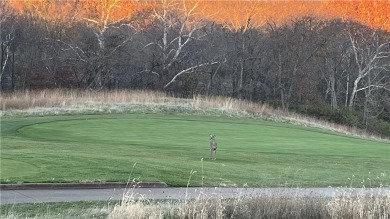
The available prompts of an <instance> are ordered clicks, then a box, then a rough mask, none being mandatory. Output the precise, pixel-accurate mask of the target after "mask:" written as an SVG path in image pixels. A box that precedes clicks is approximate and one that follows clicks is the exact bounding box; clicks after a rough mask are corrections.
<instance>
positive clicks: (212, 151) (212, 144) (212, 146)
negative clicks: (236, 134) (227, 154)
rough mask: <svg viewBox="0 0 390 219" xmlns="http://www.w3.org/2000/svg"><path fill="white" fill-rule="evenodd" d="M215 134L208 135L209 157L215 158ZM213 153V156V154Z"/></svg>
mask: <svg viewBox="0 0 390 219" xmlns="http://www.w3.org/2000/svg"><path fill="white" fill-rule="evenodd" d="M215 137H217V136H216V135H210V159H212V160H216V159H217V140H215ZM213 155H214V156H213Z"/></svg>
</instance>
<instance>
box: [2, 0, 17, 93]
mask: <svg viewBox="0 0 390 219" xmlns="http://www.w3.org/2000/svg"><path fill="white" fill-rule="evenodd" d="M10 17H11V12H10V9H9V8H8V7H7V5H6V4H5V2H3V1H2V2H0V45H1V48H0V49H1V58H0V90H1V84H2V83H1V82H2V78H3V75H4V72H5V71H6V69H7V67H8V66H9V62H10V56H11V46H12V43H13V41H14V39H15V28H14V26H13V25H12V24H11V23H7V24H6V25H5V23H6V22H7V19H9V18H10Z"/></svg>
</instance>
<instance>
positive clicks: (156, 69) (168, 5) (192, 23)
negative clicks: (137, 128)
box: [142, 0, 220, 88]
mask: <svg viewBox="0 0 390 219" xmlns="http://www.w3.org/2000/svg"><path fill="white" fill-rule="evenodd" d="M159 5H160V7H158V8H155V9H154V12H153V17H154V19H155V21H156V24H155V25H157V26H158V28H161V32H160V33H161V34H160V35H159V37H158V38H155V39H152V42H148V43H147V44H146V45H145V46H144V48H145V49H146V50H148V49H149V50H152V51H150V52H149V54H151V53H153V55H152V56H153V61H152V64H151V65H150V66H146V68H145V70H143V71H142V72H146V73H151V74H154V75H156V76H157V77H158V78H159V80H160V81H161V82H162V83H163V84H162V87H163V88H167V87H169V86H170V85H171V84H172V83H174V82H175V81H176V80H177V79H178V78H179V77H180V76H181V75H183V74H189V73H195V72H197V71H198V69H201V68H204V67H208V66H210V65H215V64H218V63H220V62H218V61H216V60H197V61H192V62H189V63H188V64H187V65H186V66H182V67H181V68H180V69H177V68H176V69H174V66H175V65H178V64H179V63H180V62H182V61H183V58H184V57H185V56H186V55H187V54H186V52H185V49H186V48H188V47H189V45H190V44H191V43H192V42H194V41H198V40H202V38H204V37H205V36H206V32H205V31H202V30H203V29H204V28H206V24H205V23H204V22H203V21H202V20H200V19H197V17H196V13H195V10H196V8H197V6H198V4H197V3H196V2H195V3H194V2H186V1H183V2H180V3H179V2H177V1H169V0H162V1H161V3H160V4H159ZM187 60H188V59H187Z"/></svg>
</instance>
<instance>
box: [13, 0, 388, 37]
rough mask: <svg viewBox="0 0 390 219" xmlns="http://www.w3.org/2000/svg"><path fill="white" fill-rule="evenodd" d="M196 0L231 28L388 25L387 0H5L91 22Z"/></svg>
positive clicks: (31, 12)
mask: <svg viewBox="0 0 390 219" xmlns="http://www.w3.org/2000/svg"><path fill="white" fill-rule="evenodd" d="M167 2H168V3H175V4H172V5H177V7H180V8H183V4H186V7H193V6H194V5H196V6H197V7H196V14H197V16H200V17H204V18H207V19H210V20H212V21H216V22H218V23H221V24H223V25H224V26H225V27H226V28H229V29H232V30H239V29H246V28H250V27H261V26H262V25H264V24H265V23H266V22H274V23H275V24H281V23H283V22H285V21H288V20H290V19H291V18H295V17H301V16H316V17H320V18H325V19H334V18H340V19H345V20H354V21H358V22H360V23H363V24H365V25H369V26H371V27H374V28H380V29H386V30H390V13H389V11H390V1H389V0H360V1H348V0H319V1H311V0H258V1H233V0H232V1H226V0H221V1H218V0H214V1H210V0H180V1H179V0H178V1H167V0H144V1H140V0H95V1H89V0H68V1H64V0H10V1H9V4H10V6H11V7H12V8H14V9H15V10H16V11H17V12H18V13H20V14H24V15H28V16H34V17H39V18H42V19H45V20H50V21H53V22H67V23H70V22H74V21H80V20H89V21H90V22H93V23H95V24H96V25H104V23H105V22H118V21H121V20H125V19H131V18H132V17H133V16H135V15H136V14H137V13H138V14H139V13H142V12H143V11H144V12H145V11H150V10H154V9H156V8H159V7H161V6H162V5H163V4H164V3H165V4H166V3H167Z"/></svg>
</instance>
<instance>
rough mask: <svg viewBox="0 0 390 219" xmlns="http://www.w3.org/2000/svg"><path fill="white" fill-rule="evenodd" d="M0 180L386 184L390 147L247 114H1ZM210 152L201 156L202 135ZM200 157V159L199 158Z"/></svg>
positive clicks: (317, 185)
mask: <svg viewBox="0 0 390 219" xmlns="http://www.w3.org/2000/svg"><path fill="white" fill-rule="evenodd" d="M1 134H2V135H1V181H2V183H15V182H91V181H127V180H129V179H137V180H141V181H164V182H166V183H167V184H168V185H170V186H186V185H187V182H188V179H189V177H190V175H191V174H190V172H191V171H196V173H193V174H192V175H191V180H190V186H201V185H202V184H203V185H205V186H256V187H265V186H268V187H277V186H288V187H295V186H300V187H326V186H350V185H352V186H358V187H359V186H362V182H363V184H364V185H365V186H379V185H381V184H382V185H388V184H389V182H390V178H389V175H390V173H389V172H388V171H389V167H390V146H389V144H388V143H383V142H375V141H371V140H363V139H358V138H354V137H350V136H345V135H342V134H338V133H333V132H329V131H325V130H320V129H314V128H307V127H302V126H296V125H291V124H285V123H277V122H272V121H265V120H259V119H250V118H231V117H223V116H221V117H207V116H184V115H163V114H118V115H80V116H52V117H26V118H4V119H2V124H1ZM210 134H215V135H216V136H217V142H218V151H217V160H216V161H214V160H209V153H210V152H209V135H210ZM202 158H203V161H201V160H202Z"/></svg>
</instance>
